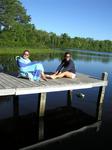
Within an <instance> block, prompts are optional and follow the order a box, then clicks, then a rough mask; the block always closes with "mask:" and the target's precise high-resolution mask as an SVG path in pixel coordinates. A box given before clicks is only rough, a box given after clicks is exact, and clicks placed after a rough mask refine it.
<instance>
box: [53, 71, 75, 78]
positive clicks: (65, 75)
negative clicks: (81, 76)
mask: <svg viewBox="0 0 112 150" xmlns="http://www.w3.org/2000/svg"><path fill="white" fill-rule="evenodd" d="M63 77H67V78H71V79H73V78H75V74H73V73H72V72H69V71H65V72H63V73H60V74H58V75H51V78H52V79H56V78H63Z"/></svg>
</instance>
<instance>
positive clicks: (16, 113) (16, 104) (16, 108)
mask: <svg viewBox="0 0 112 150" xmlns="http://www.w3.org/2000/svg"><path fill="white" fill-rule="evenodd" d="M13 115H14V117H18V116H19V96H17V95H14V96H13Z"/></svg>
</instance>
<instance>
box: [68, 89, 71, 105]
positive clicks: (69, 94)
mask: <svg viewBox="0 0 112 150" xmlns="http://www.w3.org/2000/svg"><path fill="white" fill-rule="evenodd" d="M71 105H72V90H69V91H67V106H68V107H70V106H71Z"/></svg>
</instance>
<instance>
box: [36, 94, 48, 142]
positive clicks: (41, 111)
mask: <svg viewBox="0 0 112 150" xmlns="http://www.w3.org/2000/svg"><path fill="white" fill-rule="evenodd" d="M46 95H47V94H46V93H39V99H38V115H39V122H38V139H39V140H43V139H44V115H45V107H46Z"/></svg>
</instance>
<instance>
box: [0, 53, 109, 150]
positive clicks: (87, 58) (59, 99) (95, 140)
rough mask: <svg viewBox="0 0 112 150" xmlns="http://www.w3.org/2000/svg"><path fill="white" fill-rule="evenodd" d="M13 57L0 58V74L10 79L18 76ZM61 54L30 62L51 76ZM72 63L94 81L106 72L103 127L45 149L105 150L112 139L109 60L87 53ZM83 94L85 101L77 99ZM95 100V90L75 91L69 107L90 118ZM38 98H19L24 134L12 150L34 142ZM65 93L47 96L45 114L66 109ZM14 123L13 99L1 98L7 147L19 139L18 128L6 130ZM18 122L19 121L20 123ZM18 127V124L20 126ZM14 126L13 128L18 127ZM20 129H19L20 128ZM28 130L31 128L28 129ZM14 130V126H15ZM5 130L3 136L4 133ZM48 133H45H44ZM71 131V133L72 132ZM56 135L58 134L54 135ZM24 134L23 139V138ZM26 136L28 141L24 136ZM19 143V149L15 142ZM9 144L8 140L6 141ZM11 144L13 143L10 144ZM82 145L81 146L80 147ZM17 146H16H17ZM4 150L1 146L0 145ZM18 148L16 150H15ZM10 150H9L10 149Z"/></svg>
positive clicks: (0, 113) (1, 123) (2, 135)
mask: <svg viewBox="0 0 112 150" xmlns="http://www.w3.org/2000/svg"><path fill="white" fill-rule="evenodd" d="M14 58H15V56H3V55H2V56H0V68H1V70H2V69H3V68H4V72H8V73H11V74H13V75H15V74H16V72H17V67H16V63H15V59H14ZM61 58H62V54H60V55H59V54H58V55H54V54H52V55H51V54H48V55H39V56H36V55H35V56H31V59H32V60H38V61H39V62H41V63H42V64H43V66H44V68H45V71H46V72H54V71H55V70H56V68H57V66H58V65H59V63H60V62H61ZM73 60H74V63H75V66H76V70H77V72H81V73H85V74H89V75H92V76H96V77H99V78H100V77H101V74H102V72H108V74H109V77H108V80H109V84H108V87H107V88H106V94H105V101H104V106H103V115H102V121H103V122H102V126H101V129H100V131H99V132H98V133H96V132H92V133H91V132H85V133H80V134H78V135H76V136H73V137H71V138H69V139H67V141H66V140H63V141H62V142H61V143H55V144H54V145H53V144H52V145H50V146H49V145H48V146H47V147H46V149H52V148H54V146H55V148H56V149H59V148H60V149H62V148H63V149H64V148H66V149H67V148H69V149H70V148H72V147H74V148H75V147H76V148H77V149H83V148H91V147H94V148H97V147H99V148H104V147H105V149H107V146H109V144H111V142H110V141H111V139H112V92H111V90H112V73H111V72H112V56H111V55H109V53H108V54H107V53H106V54H105V53H102V54H100V56H99V54H98V56H97V53H95V55H94V54H90V53H88V52H86V53H77V52H74V53H73ZM80 92H82V93H83V94H85V98H84V100H82V99H81V98H78V97H77V96H76V95H77V93H80ZM97 96H98V88H93V89H88V90H77V91H74V92H73V101H72V106H73V107H76V108H78V109H80V110H82V111H84V112H86V113H87V114H90V115H92V116H94V115H95V111H96V100H97ZM37 101H38V95H35V94H34V95H24V96H19V115H20V116H24V117H25V116H27V119H26V122H28V124H27V125H26V129H27V130H26V131H25V133H23V131H22V133H21V137H23V139H18V140H15V141H16V142H15V141H14V142H15V143H14V144H13V146H14V147H13V148H14V149H16V148H17V147H19V146H20V147H21V146H26V145H30V144H33V143H35V142H36V138H35V137H36V136H35V132H37V131H36V128H34V129H31V127H32V126H33V125H34V124H35V120H36V117H33V114H35V113H36V112H37V103H38V102H37ZM66 103H67V99H66V92H55V93H49V94H48V97H47V104H46V110H55V109H56V108H61V107H64V106H66ZM11 119H13V101H12V97H1V98H0V139H2V140H3V143H4V141H5V142H6V143H5V144H6V145H9V146H12V144H10V142H9V143H8V140H9V139H10V138H12V140H14V139H15V138H18V137H17V135H16V132H21V131H16V130H20V129H21V128H19V127H17V128H16V129H15V132H11V131H12V130H13V127H10V126H11V125H12V124H10V123H9V126H7V125H8V124H7V122H9V120H11ZM20 122H21V121H20ZM19 125H21V123H20V124H19ZM19 125H16V126H19ZM21 126H22V125H21ZM29 126H30V127H29ZM14 127H15V126H14ZM63 128H64V127H63ZM30 129H31V131H29V130H30ZM3 130H5V132H3ZM46 130H47V129H46ZM71 130H72V129H71ZM55 132H57V131H55ZM22 134H23V135H22ZM25 134H26V135H27V138H26V136H25ZM19 140H20V145H19V144H18V141H19ZM9 141H10V140H9ZM12 142H13V141H12ZM80 143H82V144H80ZM17 145H18V146H17ZM2 146H3V145H2ZM16 146H17V147H16ZM13 148H12V149H13ZM3 149H4V148H3Z"/></svg>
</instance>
